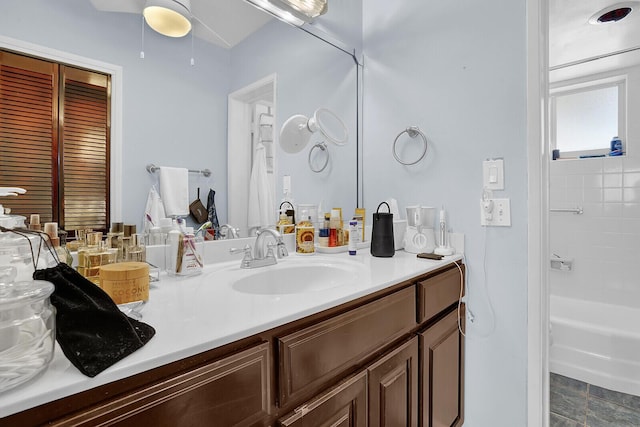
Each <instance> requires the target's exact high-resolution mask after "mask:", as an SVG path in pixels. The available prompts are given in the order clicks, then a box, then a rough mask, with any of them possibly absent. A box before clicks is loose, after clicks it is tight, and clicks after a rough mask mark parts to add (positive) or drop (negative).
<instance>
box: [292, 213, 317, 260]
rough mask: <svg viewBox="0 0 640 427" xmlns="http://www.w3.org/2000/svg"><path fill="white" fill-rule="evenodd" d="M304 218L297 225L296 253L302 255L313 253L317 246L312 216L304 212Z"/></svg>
mask: <svg viewBox="0 0 640 427" xmlns="http://www.w3.org/2000/svg"><path fill="white" fill-rule="evenodd" d="M302 218H304V219H303V220H301V221H300V222H299V223H298V225H297V226H296V253H297V254H301V255H313V254H314V253H315V252H316V248H315V234H316V233H315V229H314V227H313V222H311V217H310V216H309V215H307V214H306V211H305V212H303V213H302Z"/></svg>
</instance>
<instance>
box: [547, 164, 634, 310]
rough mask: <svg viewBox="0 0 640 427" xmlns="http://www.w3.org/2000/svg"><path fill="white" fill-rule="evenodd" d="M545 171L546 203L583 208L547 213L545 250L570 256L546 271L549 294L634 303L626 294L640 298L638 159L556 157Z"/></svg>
mask: <svg viewBox="0 0 640 427" xmlns="http://www.w3.org/2000/svg"><path fill="white" fill-rule="evenodd" d="M550 175H551V176H550V207H551V208H552V209H554V208H556V209H557V208H575V207H578V206H581V207H582V208H583V209H584V213H583V214H582V215H576V214H573V213H554V212H552V213H550V232H551V237H550V249H551V254H556V255H558V256H560V257H563V258H570V259H573V268H572V270H571V271H557V270H551V292H552V293H554V294H559V295H573V296H576V297H578V298H587V299H597V300H601V301H602V300H604V301H611V302H613V303H621V304H632V303H633V302H634V301H635V303H636V304H639V303H638V301H640V298H639V297H638V296H636V297H632V296H631V295H630V294H629V293H630V292H634V291H637V292H639V293H638V294H637V295H639V296H640V281H638V273H637V268H638V265H640V158H639V157H637V156H635V157H631V156H622V157H605V158H588V159H567V160H562V159H560V160H555V161H552V162H551V168H550ZM552 256H553V255H552Z"/></svg>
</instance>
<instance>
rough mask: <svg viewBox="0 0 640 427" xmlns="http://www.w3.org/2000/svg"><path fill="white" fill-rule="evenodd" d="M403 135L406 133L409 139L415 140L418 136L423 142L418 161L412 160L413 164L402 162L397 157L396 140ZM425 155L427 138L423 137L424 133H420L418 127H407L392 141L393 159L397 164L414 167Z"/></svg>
mask: <svg viewBox="0 0 640 427" xmlns="http://www.w3.org/2000/svg"><path fill="white" fill-rule="evenodd" d="M403 133H406V134H407V135H409V136H410V137H411V138H415V137H416V136H418V135H420V136H421V137H422V142H424V149H423V150H422V154H420V157H418V159H417V160H414V161H413V162H406V161H404V160H402V159H401V158H400V156H398V153H397V151H396V144H397V143H398V138H400V136H401V135H402V134H403ZM425 154H427V137H426V136H425V135H424V133H422V131H421V130H420V128H419V127H418V126H409V127H408V128H406V129H405V130H403V131H402V132H400V133H399V134H398V136H396V139H395V140H394V141H393V157H394V158H395V159H396V160H397V161H398V163H401V164H403V165H406V166H410V165H415V164H416V163H418V162H419V161H420V160H422V159H423V158H424V156H425Z"/></svg>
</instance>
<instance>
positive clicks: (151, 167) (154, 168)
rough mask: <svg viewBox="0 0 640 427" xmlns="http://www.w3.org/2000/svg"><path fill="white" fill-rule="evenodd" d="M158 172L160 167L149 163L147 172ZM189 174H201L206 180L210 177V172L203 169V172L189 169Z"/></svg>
mask: <svg viewBox="0 0 640 427" xmlns="http://www.w3.org/2000/svg"><path fill="white" fill-rule="evenodd" d="M159 170H160V167H159V166H156V165H154V164H153V163H149V164H148V165H147V172H149V173H155V172H157V171H159ZM189 172H191V173H201V174H202V175H204V176H205V177H207V178H209V177H210V176H211V171H210V170H209V169H203V170H193V169H189Z"/></svg>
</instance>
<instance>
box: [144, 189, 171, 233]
mask: <svg viewBox="0 0 640 427" xmlns="http://www.w3.org/2000/svg"><path fill="white" fill-rule="evenodd" d="M166 216H167V215H166V214H165V213H164V206H163V204H162V199H161V198H160V194H158V190H156V186H155V185H152V186H151V189H150V190H149V195H148V196H147V204H146V206H145V208H144V218H143V222H142V223H143V224H144V227H143V229H144V231H145V232H147V233H148V232H149V230H151V227H159V226H160V218H165V217H166Z"/></svg>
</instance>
